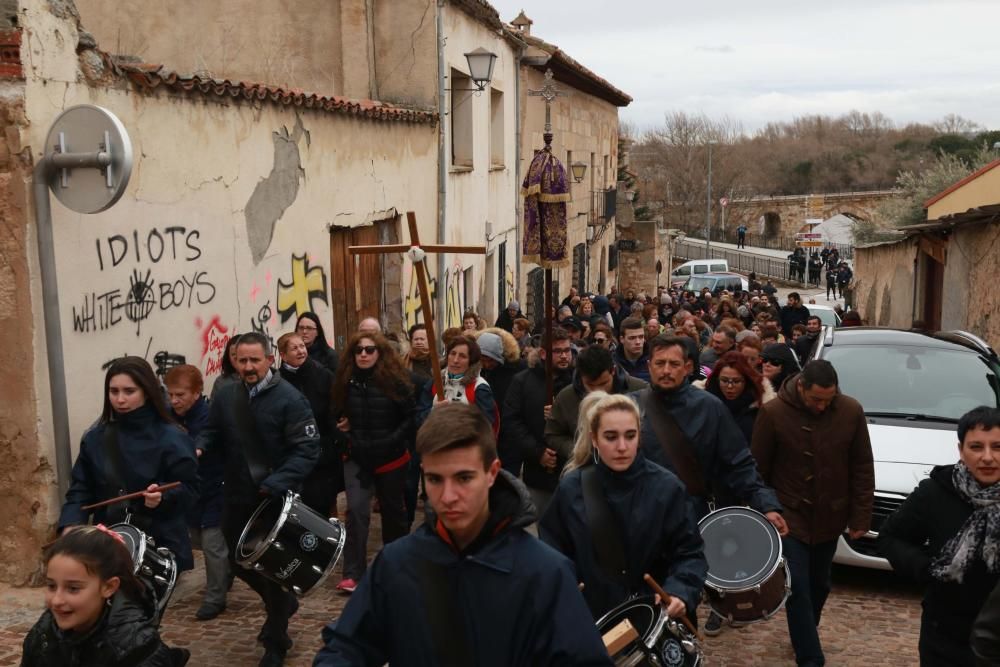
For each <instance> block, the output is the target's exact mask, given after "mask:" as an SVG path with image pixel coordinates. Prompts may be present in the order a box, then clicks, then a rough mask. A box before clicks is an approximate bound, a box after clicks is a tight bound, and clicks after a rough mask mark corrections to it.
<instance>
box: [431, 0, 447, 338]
mask: <svg viewBox="0 0 1000 667" xmlns="http://www.w3.org/2000/svg"><path fill="white" fill-rule="evenodd" d="M445 1H446V0H438V3H437V47H438V220H437V242H438V243H441V244H443V243H447V240H446V239H445V230H446V227H445V220H446V218H445V211H446V209H447V206H448V189H447V187H446V186H447V181H448V162H447V160H446V158H445V150H444V147H445V129H444V128H445V118H446V116H447V109H446V106H445V105H446V104H447V99H446V96H445V78H444V75H445V67H444V65H445V62H444V6H445ZM435 254H436V255H437V298H436V299H435V300H436V301H437V312H438V317H439V318H440V319H439V320H438V321H440V322H443V324H442V326H441V331H444V329H445V328H446V327H445V326H444V325H445V324H447V323H446V322H444V321H443V320H444V317H445V311H444V294H445V291H446V290H447V285H446V282H447V281H446V280H445V275H444V272H445V269H444V267H445V253H443V252H439V253H435ZM431 344H432V345H437V342H436V341H432V342H431Z"/></svg>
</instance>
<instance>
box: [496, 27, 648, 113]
mask: <svg viewBox="0 0 1000 667" xmlns="http://www.w3.org/2000/svg"><path fill="white" fill-rule="evenodd" d="M510 30H511V31H512V32H513V33H514V34H515V35H517V36H518V37H519V38H520V39H521V40H523V41H524V42H525V43H526V44H529V45H531V46H534V47H536V48H538V49H541V50H542V51H545V52H546V53H548V54H549V56H550V60H551V61H554V62H555V63H557V64H560V65H563V66H564V67H566V68H567V69H568V70H570V71H572V72H573V73H575V74H576V75H578V76H580V77H581V78H583V79H584V80H585V81H587V82H588V83H589V84H591V85H592V86H593V87H594V88H595V90H596V91H597V92H596V93H595V94H597V95H599V96H600V97H602V98H604V99H606V100H608V101H609V102H611V103H612V104H614V105H615V106H620V107H625V106H628V105H629V104H630V103H631V102H632V97H631V96H630V95H628V94H627V93H625V92H623V91H621V90H619V89H618V88H616V87H615V86H613V85H611V83H610V82H608V81H607V80H606V79H603V78H601V77H600V76H598V75H597V74H595V73H594V72H593V71H591V70H590V69H588V68H587V67H585V66H584V65H582V64H581V63H579V62H577V61H576V60H574V59H573V58H572V57H570V56H569V54H567V53H566V52H565V51H563V50H562V49H560V48H559V47H558V46H556V45H555V44H549V43H548V42H546V41H545V40H543V39H540V38H538V37H535V36H534V35H526V34H524V33H523V32H521V31H519V30H517V29H516V28H513V27H512V28H510ZM557 78H558V73H557Z"/></svg>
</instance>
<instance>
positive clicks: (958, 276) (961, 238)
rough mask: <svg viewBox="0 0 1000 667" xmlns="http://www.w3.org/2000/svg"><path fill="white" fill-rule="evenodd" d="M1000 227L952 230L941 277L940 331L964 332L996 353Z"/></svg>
mask: <svg viewBox="0 0 1000 667" xmlns="http://www.w3.org/2000/svg"><path fill="white" fill-rule="evenodd" d="M998 275H1000V224H998V223H993V224H985V225H969V226H966V227H958V228H956V229H955V232H954V235H953V236H952V238H951V240H950V241H949V243H948V263H947V265H946V267H945V275H944V285H945V288H944V299H943V301H944V303H943V306H942V312H941V327H942V328H943V329H964V330H965V331H969V332H971V333H974V334H976V335H977V336H979V337H980V338H982V339H984V340H985V341H986V342H988V343H989V344H990V345H991V346H992V347H993V349H995V350H1000V291H998V290H997V289H996V281H997V276H998Z"/></svg>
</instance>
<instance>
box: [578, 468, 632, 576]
mask: <svg viewBox="0 0 1000 667" xmlns="http://www.w3.org/2000/svg"><path fill="white" fill-rule="evenodd" d="M580 483H581V484H582V486H583V508H584V511H585V512H586V513H587V525H588V526H589V527H590V541H591V542H592V543H593V545H594V552H595V553H596V554H597V564H598V565H599V566H600V568H601V571H602V572H604V574H605V575H606V576H607V577H608V578H609V579H611V580H612V581H614V582H616V583H618V584H621V585H622V586H626V587H627V586H628V566H627V564H626V561H625V546H624V544H623V542H622V535H621V531H619V530H618V528H617V526H616V525H615V519H614V515H612V514H611V506H610V505H609V504H608V498H607V496H605V495H604V489H602V488H601V480H600V478H599V477H598V476H597V466H594V465H591V466H587V467H586V468H584V469H583V470H582V471H581V473H580Z"/></svg>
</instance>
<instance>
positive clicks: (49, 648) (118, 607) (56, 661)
mask: <svg viewBox="0 0 1000 667" xmlns="http://www.w3.org/2000/svg"><path fill="white" fill-rule="evenodd" d="M44 560H45V582H46V591H45V607H46V610H45V612H44V613H42V616H41V618H39V619H38V622H37V623H35V625H34V627H33V628H32V629H31V630H30V631H29V632H28V634H27V636H26V637H25V638H24V653H23V655H22V658H21V667H56V666H59V667H61V666H63V665H77V666H78V667H98V666H99V667H154V666H155V667H180V666H181V665H185V664H187V661H188V658H189V657H190V654H189V653H188V651H187V650H186V649H180V648H173V649H171V648H167V646H166V645H165V644H164V643H163V641H162V640H161V639H160V635H159V633H158V632H157V629H156V623H157V615H156V609H155V606H154V604H153V600H152V599H151V598H150V596H149V595H147V593H146V589H145V587H144V586H143V584H142V583H141V582H140V581H139V580H138V579H137V578H136V577H135V575H134V574H133V573H132V569H133V568H132V556H131V554H130V553H129V551H128V550H127V549H126V548H125V544H124V541H123V540H122V538H121V537H120V536H119V535H117V534H116V533H114V532H112V531H110V530H108V529H107V528H105V527H104V526H103V525H98V526H86V527H81V528H78V529H76V530H71V531H69V532H67V533H66V534H64V535H63V536H62V537H60V538H59V539H58V540H56V541H55V543H53V544H52V546H50V547H49V548H48V550H47V551H46V552H45V558H44Z"/></svg>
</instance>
